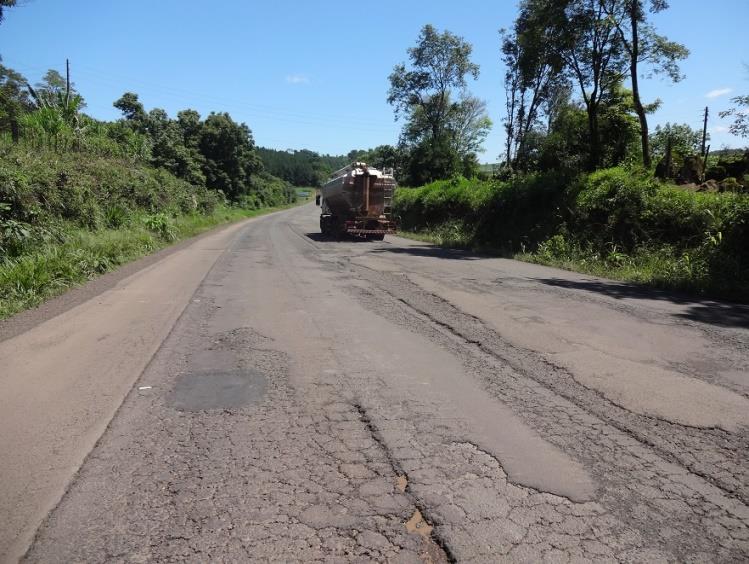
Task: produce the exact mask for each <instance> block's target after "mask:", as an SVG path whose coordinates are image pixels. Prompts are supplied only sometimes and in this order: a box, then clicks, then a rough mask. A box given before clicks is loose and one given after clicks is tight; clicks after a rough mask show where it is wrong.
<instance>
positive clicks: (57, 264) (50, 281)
mask: <svg viewBox="0 0 749 564" xmlns="http://www.w3.org/2000/svg"><path fill="white" fill-rule="evenodd" d="M114 105H115V106H116V107H117V108H119V109H120V110H121V111H122V114H123V117H122V119H120V120H117V121H114V122H103V121H98V120H95V119H94V118H92V117H90V116H88V115H87V114H86V113H85V101H84V99H83V96H82V95H81V94H80V93H78V92H77V91H76V89H75V85H74V84H72V83H71V82H70V79H69V77H67V76H66V77H63V76H62V75H61V74H60V73H58V72H57V71H55V70H50V71H49V72H48V73H47V74H46V75H45V76H44V77H43V78H42V80H41V81H40V82H38V83H37V84H35V85H33V86H32V85H31V84H30V83H29V82H28V81H27V80H26V78H25V77H23V76H22V75H21V74H20V73H17V72H15V71H13V70H12V69H9V68H7V67H5V66H3V65H2V64H0V318H4V317H8V316H10V315H12V314H14V313H16V312H18V311H20V310H22V309H26V308H28V307H32V306H35V305H37V304H39V303H41V302H42V301H43V300H45V299H47V298H49V297H50V296H54V295H56V294H59V293H61V292H63V291H64V290H65V289H67V288H69V287H71V286H73V285H75V284H79V283H81V282H84V281H86V280H88V279H90V278H92V277H95V276H97V275H99V274H101V273H103V272H106V271H109V270H111V269H113V268H115V267H117V266H119V265H121V264H123V263H125V262H128V261H130V260H133V259H136V258H138V257H141V256H143V255H145V254H148V253H151V252H153V251H154V250H156V249H159V248H162V247H164V246H166V245H169V244H171V243H173V242H175V241H177V240H179V239H182V238H185V237H189V236H192V235H195V234H197V233H200V232H201V231H204V230H206V229H209V228H211V227H213V226H216V225H219V224H221V223H226V222H229V221H235V220H238V219H241V218H244V217H249V216H252V215H257V214H258V213H261V212H264V211H268V210H273V209H278V208H281V207H284V206H288V205H291V204H293V203H294V202H296V201H297V198H298V195H297V191H296V189H295V188H294V187H292V186H291V185H290V184H289V183H288V182H286V181H284V180H282V179H279V178H276V177H274V176H272V175H271V174H270V173H268V172H267V171H266V170H265V169H264V167H263V164H262V161H261V159H260V157H259V156H258V154H257V149H256V147H255V144H254V141H253V138H252V134H251V132H250V130H249V128H248V127H247V126H246V125H244V124H239V123H236V122H235V121H234V120H233V119H232V118H231V116H230V115H229V114H226V113H211V114H210V115H209V116H207V117H206V118H205V119H203V118H202V117H201V116H200V115H199V114H198V113H197V112H195V111H194V110H184V111H181V112H179V114H178V115H177V118H176V119H173V118H170V117H169V116H168V115H167V114H166V112H165V111H164V110H161V109H158V108H157V109H153V110H150V111H146V110H145V108H144V107H143V106H142V104H141V103H140V101H139V100H138V96H137V95H136V94H134V93H125V94H124V95H123V96H122V97H121V98H120V99H118V100H117V101H115V102H114Z"/></svg>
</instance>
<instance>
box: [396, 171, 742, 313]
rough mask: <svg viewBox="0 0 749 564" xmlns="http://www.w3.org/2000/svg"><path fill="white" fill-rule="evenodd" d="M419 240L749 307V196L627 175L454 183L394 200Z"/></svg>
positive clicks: (639, 173)
mask: <svg viewBox="0 0 749 564" xmlns="http://www.w3.org/2000/svg"><path fill="white" fill-rule="evenodd" d="M394 208H395V213H396V214H397V216H398V217H399V219H400V221H401V226H402V227H403V228H405V229H406V230H409V231H411V232H412V233H415V234H417V236H418V237H420V238H422V239H428V240H431V241H434V242H436V243H439V244H442V245H447V246H463V247H472V248H480V249H482V250H493V251H495V252H499V253H502V254H515V256H517V257H518V258H521V259H523V260H528V261H532V262H538V263H543V264H549V265H554V266H559V267H563V268H569V269H573V270H579V271H583V272H587V273H590V274H596V275H600V276H608V277H613V278H619V279H623V280H630V281H635V282H641V283H646V284H650V285H655V286H658V287H662V288H672V289H679V290H686V291H690V292H694V293H697V294H703V295H713V296H720V297H725V298H729V299H735V300H740V301H749V195H748V194H740V193H695V192H690V191H687V190H684V189H682V188H679V187H675V186H670V185H663V184H660V183H658V182H656V181H655V180H653V178H652V177H651V176H649V175H648V174H646V173H644V172H642V171H638V170H629V169H624V168H614V169H606V170H601V171H598V172H596V173H593V174H591V175H589V176H585V177H581V178H578V179H573V180H571V181H568V180H564V179H560V178H555V177H549V176H546V177H544V176H538V175H531V176H526V177H520V178H516V179H513V180H510V181H505V182H503V181H468V180H465V179H456V180H452V181H441V182H436V183H432V184H430V185H427V186H424V187H422V188H417V189H408V188H402V189H399V190H398V192H397V193H396V198H395V202H394Z"/></svg>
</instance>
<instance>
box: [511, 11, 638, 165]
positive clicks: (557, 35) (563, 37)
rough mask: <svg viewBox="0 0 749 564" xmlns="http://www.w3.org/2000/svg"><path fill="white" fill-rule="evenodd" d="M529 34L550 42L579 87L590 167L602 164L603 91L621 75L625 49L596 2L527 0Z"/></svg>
mask: <svg viewBox="0 0 749 564" xmlns="http://www.w3.org/2000/svg"><path fill="white" fill-rule="evenodd" d="M525 7H526V9H527V11H528V13H529V19H528V22H529V26H530V30H531V32H530V34H529V36H530V37H533V38H537V39H536V41H539V40H543V41H545V42H547V43H548V45H549V46H550V49H551V50H552V51H554V52H556V53H558V56H559V57H560V58H561V61H562V63H563V68H564V70H565V72H566V73H567V74H568V75H569V76H570V79H571V80H572V81H573V82H574V83H575V84H576V85H577V87H578V88H579V90H580V95H581V98H582V100H583V104H584V106H585V111H586V114H587V121H588V132H589V137H590V154H589V158H588V168H589V169H595V168H597V167H598V166H599V165H600V162H601V136H600V128H599V110H600V106H601V103H602V100H603V99H604V97H605V96H606V93H607V92H609V91H611V89H612V88H613V87H614V86H615V85H617V84H619V83H620V82H621V80H622V78H623V66H624V57H623V48H622V45H621V41H620V39H619V36H618V34H617V32H616V26H615V25H614V22H613V20H612V19H611V18H610V17H609V16H608V15H607V14H606V11H605V9H604V8H603V6H602V5H601V2H600V0H527V3H526V4H525Z"/></svg>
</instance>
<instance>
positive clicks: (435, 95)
mask: <svg viewBox="0 0 749 564" xmlns="http://www.w3.org/2000/svg"><path fill="white" fill-rule="evenodd" d="M472 50H473V47H472V46H471V44H470V43H468V42H467V41H465V40H464V39H463V38H462V37H458V36H457V35H454V34H452V33H450V32H449V31H444V32H442V33H439V32H438V31H437V30H436V29H435V28H434V27H432V26H431V25H425V26H424V27H423V28H422V30H421V33H420V34H419V39H418V42H417V44H416V47H411V48H410V49H409V50H408V56H409V58H410V59H411V67H412V68H411V69H410V70H408V69H407V68H406V65H405V64H400V65H396V67H395V68H394V69H393V72H392V74H391V75H390V90H389V91H388V98H387V101H388V103H389V104H391V105H393V106H394V107H395V112H396V117H397V116H398V115H399V113H403V114H405V115H406V116H410V115H411V113H412V112H413V111H415V110H418V111H421V112H423V114H424V119H425V120H426V121H427V123H428V124H429V126H430V129H431V133H432V137H433V138H435V139H436V138H438V137H440V134H441V133H442V130H443V128H444V126H445V122H446V117H447V112H448V107H449V104H450V94H451V92H452V91H453V90H454V89H464V88H466V86H467V84H466V77H467V76H472V77H473V78H474V79H475V78H478V75H479V67H478V65H477V64H475V63H473V62H471V52H472Z"/></svg>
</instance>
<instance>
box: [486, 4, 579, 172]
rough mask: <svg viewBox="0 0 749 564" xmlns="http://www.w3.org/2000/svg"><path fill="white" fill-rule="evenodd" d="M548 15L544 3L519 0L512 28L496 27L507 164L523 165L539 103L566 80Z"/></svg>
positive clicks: (551, 96) (537, 121) (537, 122)
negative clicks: (499, 43)
mask: <svg viewBox="0 0 749 564" xmlns="http://www.w3.org/2000/svg"><path fill="white" fill-rule="evenodd" d="M548 17H549V15H548V13H547V11H546V7H545V6H543V5H541V4H540V3H538V2H533V1H531V0H523V1H522V2H521V3H520V7H519V13H518V17H517V18H516V19H515V23H514V25H513V29H512V32H507V31H505V30H500V36H501V38H502V47H501V51H502V60H503V62H504V63H505V67H506V72H505V94H506V103H507V114H506V117H505V132H506V134H507V138H506V145H505V161H506V162H507V164H508V165H509V166H511V167H512V166H515V167H519V168H521V169H522V168H525V164H524V163H525V162H526V161H527V154H526V153H527V151H526V148H527V143H526V140H527V138H528V136H529V135H530V133H531V131H532V130H533V129H534V128H535V127H537V126H538V125H539V121H540V118H541V117H542V115H541V114H542V109H543V107H544V106H545V105H546V104H547V103H548V102H549V100H550V99H551V98H553V97H554V95H555V92H556V91H557V90H559V89H560V88H564V87H565V86H566V83H567V81H566V79H565V78H564V77H563V75H562V72H561V71H562V68H563V60H562V58H561V57H560V55H559V52H558V49H557V45H556V43H555V40H556V38H555V37H549V36H548V34H549V33H552V32H554V27H553V26H551V25H548V22H547V21H546V19H547V18H548Z"/></svg>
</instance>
